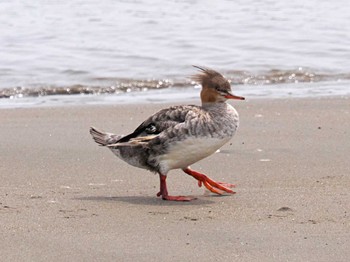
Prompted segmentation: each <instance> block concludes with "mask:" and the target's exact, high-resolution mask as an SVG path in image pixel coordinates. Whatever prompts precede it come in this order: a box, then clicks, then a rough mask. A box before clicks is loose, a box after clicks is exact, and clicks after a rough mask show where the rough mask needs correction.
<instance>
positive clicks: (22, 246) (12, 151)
mask: <svg viewBox="0 0 350 262" xmlns="http://www.w3.org/2000/svg"><path fill="white" fill-rule="evenodd" d="M349 103H350V100H349V99H346V98H323V99H301V100H296V99H290V100H251V101H249V100H248V101H245V102H236V103H235V107H236V108H237V110H238V111H239V113H240V117H241V126H240V130H239V132H238V133H237V134H236V136H235V138H234V139H233V140H232V141H231V142H230V143H228V144H227V145H225V146H224V147H223V148H222V150H221V152H220V153H216V154H214V155H213V156H211V157H209V158H207V159H206V160H203V161H201V162H199V163H197V164H195V165H193V166H192V167H193V168H194V169H197V170H199V171H201V172H204V173H206V174H207V175H208V176H210V177H212V178H213V179H215V180H219V181H224V182H231V183H236V184H237V188H236V191H237V194H235V195H231V196H222V197H218V196H214V195H211V194H210V195H208V193H207V192H205V191H204V189H202V188H199V187H197V183H196V181H195V180H193V179H192V178H190V177H188V176H187V175H186V174H184V173H182V172H181V171H171V172H170V174H169V177H168V186H169V191H170V193H171V194H179V195H193V196H196V197H198V199H197V200H196V201H193V202H190V203H174V202H166V201H162V200H161V199H159V198H157V197H156V196H155V194H156V193H157V192H158V186H159V181H158V176H156V175H154V174H152V173H149V172H147V171H145V170H141V169H137V168H134V167H131V166H128V165H127V164H126V163H124V162H122V161H120V160H119V159H117V158H116V157H114V156H113V155H112V153H110V152H109V151H108V150H107V149H105V148H101V147H98V146H97V145H96V144H95V143H94V142H93V141H92V139H91V137H90V135H89V132H88V130H89V126H90V125H93V126H96V127H99V128H101V129H104V130H106V131H115V132H120V133H124V134H125V133H127V132H128V131H130V130H132V129H134V128H135V127H136V126H137V125H138V124H139V123H140V122H141V121H142V120H144V119H145V118H146V117H147V116H148V115H150V114H151V113H153V112H155V111H157V110H158V109H160V108H163V107H165V106H167V105H162V104H157V105H125V106H89V107H58V108H36V109H3V110H0V119H1V129H0V145H1V146H0V155H1V162H0V179H1V186H0V194H1V199H0V217H1V223H0V234H1V238H0V245H1V260H5V261H97V260H98V261H156V260H163V261H348V259H349V257H350V248H349V242H350V218H349V216H350V193H349V188H350V171H349V155H350V107H349Z"/></svg>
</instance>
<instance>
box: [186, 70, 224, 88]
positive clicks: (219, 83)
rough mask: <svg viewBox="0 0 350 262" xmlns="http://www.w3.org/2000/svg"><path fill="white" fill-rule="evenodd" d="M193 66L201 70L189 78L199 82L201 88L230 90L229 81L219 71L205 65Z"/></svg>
mask: <svg viewBox="0 0 350 262" xmlns="http://www.w3.org/2000/svg"><path fill="white" fill-rule="evenodd" d="M194 67H196V68H198V69H199V70H201V72H200V73H199V74H196V75H194V76H192V77H191V79H192V80H194V81H196V82H198V83H200V84H201V85H202V87H203V88H205V87H207V88H215V89H217V90H231V85H230V83H229V82H228V81H227V79H226V78H225V77H224V76H223V75H222V74H220V73H219V72H216V71H215V70H212V69H209V68H205V67H199V66H195V65H194Z"/></svg>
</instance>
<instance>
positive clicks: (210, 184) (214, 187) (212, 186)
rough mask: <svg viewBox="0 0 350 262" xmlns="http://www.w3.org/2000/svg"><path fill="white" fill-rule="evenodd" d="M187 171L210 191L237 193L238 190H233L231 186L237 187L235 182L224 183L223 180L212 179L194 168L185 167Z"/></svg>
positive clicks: (199, 184) (220, 193)
mask: <svg viewBox="0 0 350 262" xmlns="http://www.w3.org/2000/svg"><path fill="white" fill-rule="evenodd" d="M183 171H184V172H185V173H187V174H189V175H191V176H193V177H194V178H195V179H197V180H198V186H199V187H201V186H202V184H204V186H205V187H206V188H207V189H208V190H209V191H210V192H213V193H215V194H218V195H222V194H223V193H225V192H226V193H230V194H235V193H236V192H234V191H232V190H231V189H230V188H233V187H235V185H234V184H230V183H223V182H215V181H214V180H212V179H210V178H209V177H207V176H206V175H204V174H201V173H199V172H196V171H194V170H192V169H189V168H187V169H184V170H183Z"/></svg>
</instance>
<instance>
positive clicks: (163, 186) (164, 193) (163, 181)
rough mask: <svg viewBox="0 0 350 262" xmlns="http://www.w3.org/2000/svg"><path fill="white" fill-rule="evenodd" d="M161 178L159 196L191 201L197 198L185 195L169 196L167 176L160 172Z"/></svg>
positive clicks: (164, 198) (165, 198)
mask: <svg viewBox="0 0 350 262" xmlns="http://www.w3.org/2000/svg"><path fill="white" fill-rule="evenodd" d="M159 178H160V191H159V192H158V194H157V196H158V197H160V196H162V199H163V200H169V201H191V200H194V199H196V198H193V197H185V196H169V194H168V189H167V186H166V176H165V175H162V174H160V173H159Z"/></svg>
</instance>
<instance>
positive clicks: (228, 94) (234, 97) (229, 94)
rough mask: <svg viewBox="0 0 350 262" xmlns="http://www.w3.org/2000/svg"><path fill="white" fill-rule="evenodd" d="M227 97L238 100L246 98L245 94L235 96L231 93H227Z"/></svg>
mask: <svg viewBox="0 0 350 262" xmlns="http://www.w3.org/2000/svg"><path fill="white" fill-rule="evenodd" d="M225 98H227V99H238V100H245V98H244V97H243V96H235V95H233V94H231V93H227V95H225Z"/></svg>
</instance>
